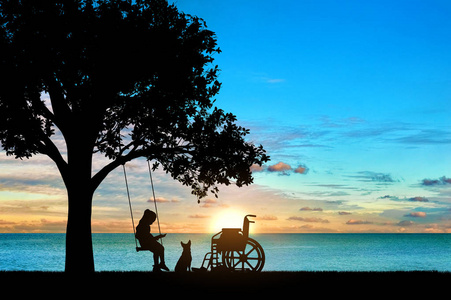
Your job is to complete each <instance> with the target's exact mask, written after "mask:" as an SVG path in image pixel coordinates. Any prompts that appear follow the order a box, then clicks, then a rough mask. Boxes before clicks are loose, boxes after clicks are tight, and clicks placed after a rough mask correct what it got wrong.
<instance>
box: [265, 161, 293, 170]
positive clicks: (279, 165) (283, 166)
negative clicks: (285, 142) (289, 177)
mask: <svg viewBox="0 0 451 300" xmlns="http://www.w3.org/2000/svg"><path fill="white" fill-rule="evenodd" d="M289 170H291V166H290V165H289V164H286V163H283V162H278V163H277V164H275V165H272V166H269V167H268V171H270V172H285V171H289Z"/></svg>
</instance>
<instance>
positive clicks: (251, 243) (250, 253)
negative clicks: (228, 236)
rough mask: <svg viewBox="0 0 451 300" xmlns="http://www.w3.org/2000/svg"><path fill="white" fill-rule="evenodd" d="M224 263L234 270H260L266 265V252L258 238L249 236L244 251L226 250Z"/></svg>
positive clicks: (223, 256)
mask: <svg viewBox="0 0 451 300" xmlns="http://www.w3.org/2000/svg"><path fill="white" fill-rule="evenodd" d="M222 263H223V264H224V265H225V266H226V267H227V268H228V269H229V270H232V271H251V272H260V271H261V270H262V269H263V266H264V265H265V252H264V251H263V248H262V246H261V245H260V244H259V243H258V242H257V241H256V240H254V239H251V238H248V240H247V241H246V246H245V247H244V251H235V250H229V251H225V252H224V253H223V255H222Z"/></svg>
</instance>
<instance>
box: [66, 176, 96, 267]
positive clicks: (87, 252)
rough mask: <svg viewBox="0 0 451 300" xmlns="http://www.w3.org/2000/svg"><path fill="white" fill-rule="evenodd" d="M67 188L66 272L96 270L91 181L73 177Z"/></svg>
mask: <svg viewBox="0 0 451 300" xmlns="http://www.w3.org/2000/svg"><path fill="white" fill-rule="evenodd" d="M72 183H74V184H73V186H72V184H71V186H72V187H71V188H68V189H67V193H68V198H69V199H68V200H69V211H68V218H67V229H66V272H77V273H81V272H82V273H90V272H94V256H93V250H92V236H91V211H92V196H93V193H92V192H91V191H90V188H89V181H88V182H82V181H81V180H77V179H73V180H72Z"/></svg>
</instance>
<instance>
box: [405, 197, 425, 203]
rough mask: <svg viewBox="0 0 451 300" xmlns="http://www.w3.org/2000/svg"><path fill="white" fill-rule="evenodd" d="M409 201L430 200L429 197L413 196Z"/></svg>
mask: <svg viewBox="0 0 451 300" xmlns="http://www.w3.org/2000/svg"><path fill="white" fill-rule="evenodd" d="M409 201H416V202H429V199H427V198H425V197H412V198H409Z"/></svg>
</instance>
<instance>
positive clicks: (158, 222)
mask: <svg viewBox="0 0 451 300" xmlns="http://www.w3.org/2000/svg"><path fill="white" fill-rule="evenodd" d="M147 167H148V169H149V178H150V185H151V187H152V194H153V203H154V204H155V214H156V215H157V224H158V232H159V234H160V235H161V228H160V218H159V216H158V208H157V200H156V198H155V189H154V187H153V180H152V171H151V169H150V163H149V161H147ZM122 168H123V170H124V179H125V187H126V189H127V197H128V206H129V208H130V216H131V219H132V226H133V237H134V238H135V246H136V252H139V251H149V249H146V248H143V247H138V241H137V238H136V231H135V221H134V218H133V209H132V202H131V200H130V191H129V188H128V180H127V172H126V171H125V164H123V165H122ZM159 241H160V244H161V245H162V246H163V238H160V239H159Z"/></svg>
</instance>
